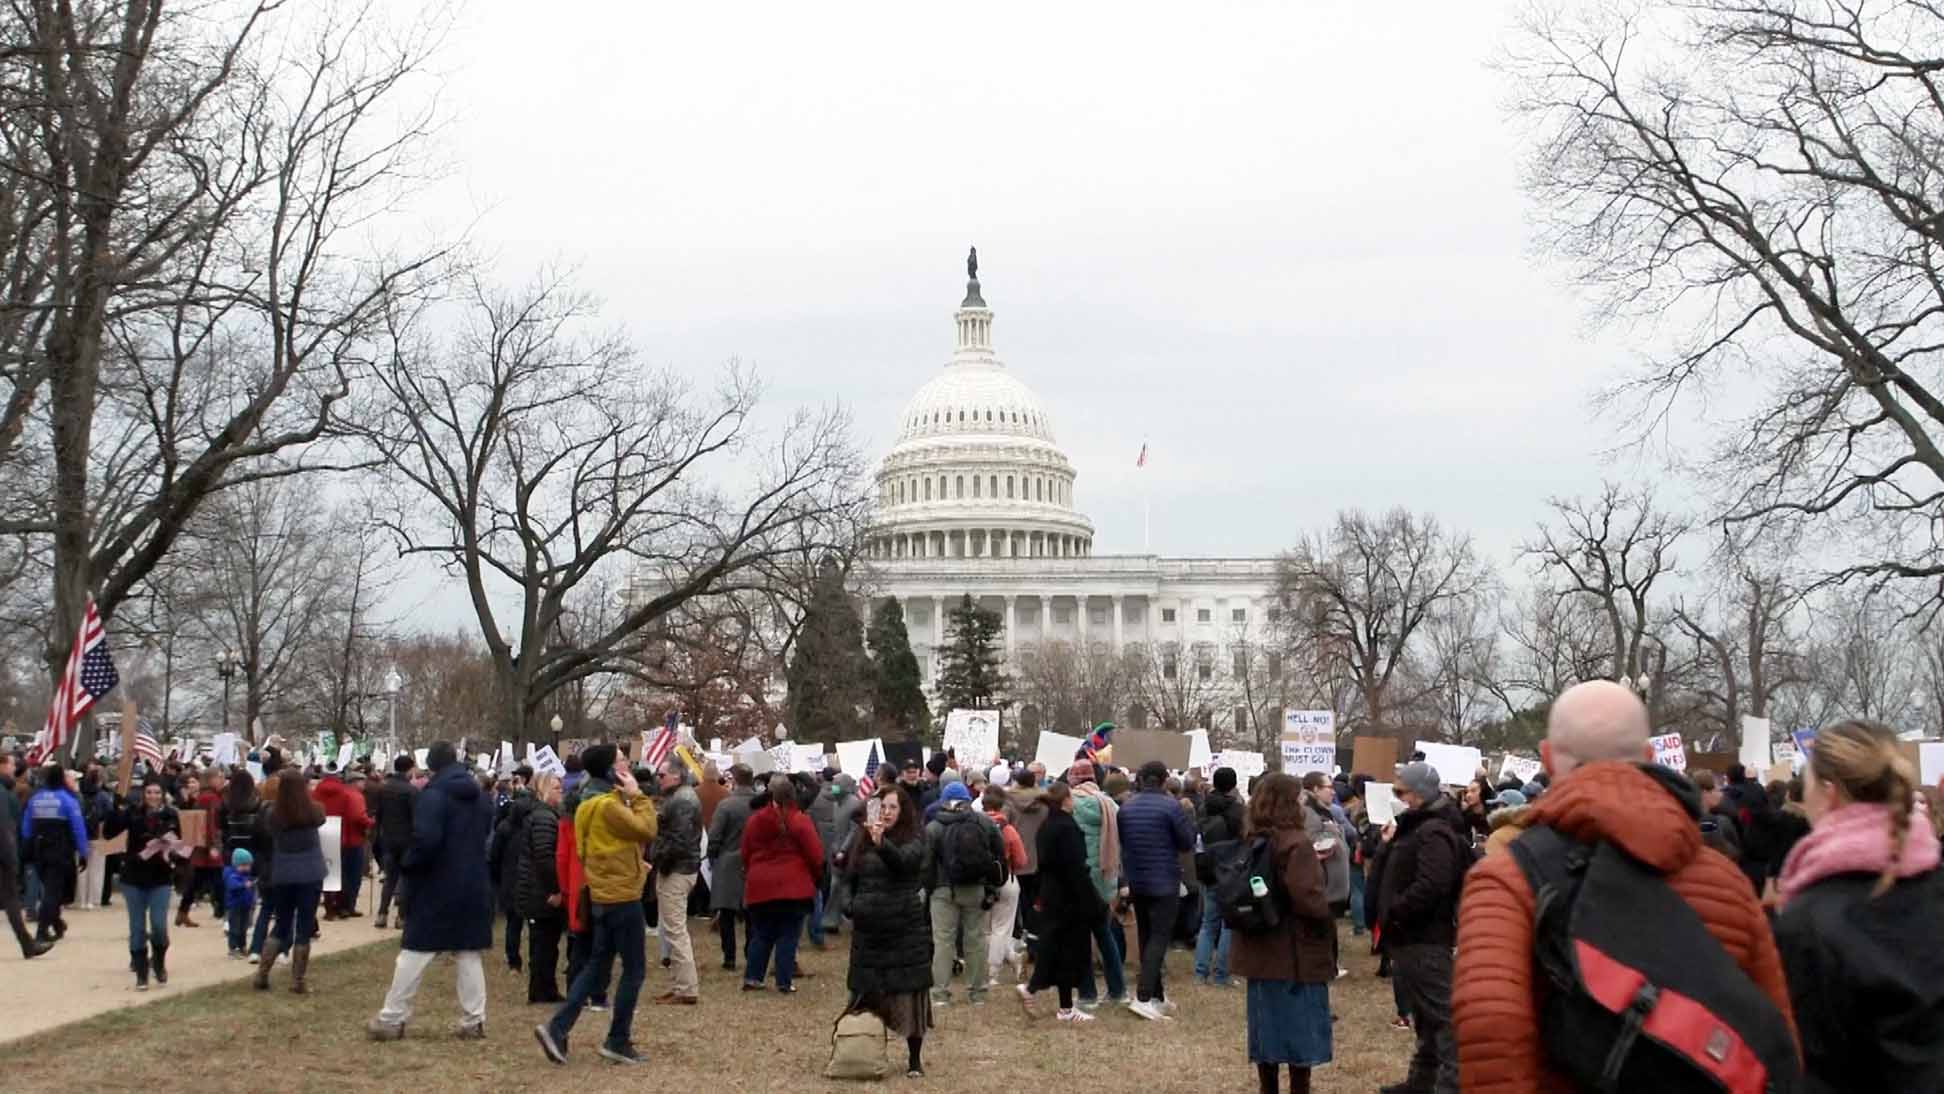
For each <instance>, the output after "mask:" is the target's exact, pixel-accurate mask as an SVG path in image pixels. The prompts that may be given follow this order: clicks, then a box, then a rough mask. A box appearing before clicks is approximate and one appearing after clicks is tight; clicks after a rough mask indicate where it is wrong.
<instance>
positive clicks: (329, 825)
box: [317, 817, 344, 893]
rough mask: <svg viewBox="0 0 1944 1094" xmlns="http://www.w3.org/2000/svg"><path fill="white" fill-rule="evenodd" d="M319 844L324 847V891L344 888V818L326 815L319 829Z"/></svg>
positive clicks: (338, 890) (333, 891)
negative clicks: (322, 825)
mask: <svg viewBox="0 0 1944 1094" xmlns="http://www.w3.org/2000/svg"><path fill="white" fill-rule="evenodd" d="M317 845H318V846H319V847H322V848H323V849H324V891H325V892H327V893H336V892H341V891H343V889H344V818H343V817H325V818H324V827H322V828H319V829H318V830H317Z"/></svg>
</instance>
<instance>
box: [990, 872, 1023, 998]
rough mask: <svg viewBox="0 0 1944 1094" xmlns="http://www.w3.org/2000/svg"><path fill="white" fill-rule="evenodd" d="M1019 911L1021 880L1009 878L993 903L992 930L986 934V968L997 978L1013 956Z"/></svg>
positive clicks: (1000, 888)
mask: <svg viewBox="0 0 1944 1094" xmlns="http://www.w3.org/2000/svg"><path fill="white" fill-rule="evenodd" d="M1018 911H1019V879H1018V878H1016V877H1009V878H1007V879H1006V883H1005V884H1004V885H1001V886H1000V887H999V895H998V896H997V897H996V898H994V900H993V902H992V913H991V930H989V931H987V932H986V938H987V944H986V967H987V968H989V969H991V970H992V975H994V976H995V977H996V976H997V975H998V974H999V969H1000V967H1001V966H1003V965H1004V964H1005V963H1006V959H1007V958H1009V957H1011V956H1012V951H1013V937H1012V928H1013V915H1014V914H1015V913H1016V912H1018Z"/></svg>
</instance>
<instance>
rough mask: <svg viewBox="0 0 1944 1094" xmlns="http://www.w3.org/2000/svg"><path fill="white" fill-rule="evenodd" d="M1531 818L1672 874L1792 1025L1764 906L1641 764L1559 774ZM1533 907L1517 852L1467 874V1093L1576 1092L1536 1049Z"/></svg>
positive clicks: (1460, 1018)
mask: <svg viewBox="0 0 1944 1094" xmlns="http://www.w3.org/2000/svg"><path fill="white" fill-rule="evenodd" d="M1524 823H1525V824H1526V825H1528V826H1538V825H1551V826H1553V827H1554V828H1557V829H1559V830H1560V831H1561V832H1563V833H1565V834H1567V835H1569V836H1572V837H1574V838H1576V839H1580V840H1585V841H1592V840H1596V839H1604V840H1606V841H1608V842H1610V843H1613V844H1614V845H1615V846H1617V847H1619V848H1620V849H1621V850H1623V851H1625V852H1626V853H1627V854H1629V855H1632V856H1633V857H1634V858H1636V859H1638V860H1640V861H1641V862H1643V863H1646V864H1647V865H1649V866H1652V867H1653V868H1655V869H1656V870H1659V871H1661V872H1662V873H1663V874H1665V875H1666V876H1667V879H1668V883H1669V884H1670V885H1671V886H1673V888H1674V891H1675V892H1677V893H1679V894H1680V895H1681V898H1682V899H1683V900H1686V901H1687V902H1688V904H1689V906H1691V907H1692V908H1693V909H1694V910H1695V912H1696V913H1698V914H1699V915H1700V917H1701V921H1702V922H1703V923H1704V924H1706V925H1707V928H1708V933H1710V934H1712V935H1714V937H1715V941H1717V942H1719V943H1721V946H1722V948H1723V949H1724V950H1726V951H1727V952H1728V956H1729V957H1731V958H1733V959H1734V961H1735V963H1736V964H1738V965H1740V966H1741V967H1742V969H1743V970H1745V971H1746V972H1747V973H1748V975H1749V977H1750V978H1751V979H1753V980H1754V982H1755V985H1756V987H1758V988H1760V989H1761V991H1762V994H1764V995H1766V996H1768V997H1769V999H1770V1001H1772V1002H1773V1003H1774V1004H1775V1005H1776V1007H1777V1008H1779V1009H1780V1010H1781V1011H1782V1014H1783V1017H1784V1018H1787V1019H1788V1020H1789V1023H1790V1027H1791V1029H1793V1028H1794V1024H1795V1023H1794V1018H1793V1016H1792V1014H1791V1012H1790V1009H1789V988H1788V983H1787V981H1786V980H1785V979H1784V978H1783V974H1782V962H1781V959H1780V958H1779V957H1777V956H1776V950H1775V936H1774V935H1773V934H1772V933H1771V932H1770V930H1769V925H1768V920H1767V919H1766V918H1765V917H1764V916H1763V914H1762V908H1761V905H1759V904H1758V903H1756V900H1755V895H1754V893H1752V892H1751V891H1750V890H1749V888H1748V882H1747V880H1746V879H1745V878H1744V877H1743V876H1742V873H1741V870H1740V869H1739V868H1737V867H1736V866H1735V864H1734V863H1733V862H1730V861H1729V860H1728V859H1727V858H1725V857H1723V856H1722V855H1721V854H1719V853H1717V852H1715V851H1712V850H1709V849H1708V848H1705V847H1703V846H1702V845H1701V829H1700V827H1699V825H1698V823H1697V822H1696V820H1695V818H1694V817H1693V816H1691V815H1690V814H1689V813H1688V811H1687V808H1686V807H1685V806H1684V805H1683V804H1682V802H1681V801H1680V799H1678V798H1676V797H1675V796H1674V794H1673V792H1672V791H1670V790H1669V789H1668V788H1667V787H1666V786H1664V785H1663V784H1661V783H1660V782H1658V781H1656V780H1655V779H1654V778H1653V777H1651V776H1649V775H1648V774H1646V773H1645V772H1643V771H1642V770H1640V769H1639V768H1638V767H1636V766H1634V765H1633V764H1629V763H1618V762H1615V763H1598V764H1589V765H1587V766H1586V767H1582V768H1578V769H1576V770H1575V771H1573V772H1572V773H1571V774H1570V775H1567V776H1566V777H1565V778H1563V779H1560V780H1559V782H1558V783H1557V784H1555V785H1554V786H1553V788H1552V789H1551V790H1550V791H1548V792H1547V793H1546V795H1545V796H1544V797H1542V798H1540V799H1539V801H1538V802H1537V803H1535V804H1534V805H1533V806H1532V809H1531V812H1530V813H1528V814H1527V816H1526V817H1525V818H1524ZM1533 911H1534V908H1533V895H1532V891H1531V889H1529V888H1528V887H1527V886H1526V880H1525V875H1524V874H1523V873H1522V872H1520V870H1519V863H1518V860H1516V859H1514V858H1513V857H1512V856H1511V855H1509V854H1503V855H1490V856H1487V857H1486V858H1485V859H1484V861H1482V862H1480V863H1479V864H1478V865H1477V866H1475V867H1473V868H1472V871H1471V874H1470V875H1469V876H1468V877H1467V878H1466V879H1465V892H1464V897H1463V899H1462V900H1461V901H1460V903H1459V906H1458V960H1457V967H1456V969H1455V970H1454V973H1453V976H1452V992H1451V1004H1452V1020H1453V1023H1454V1025H1455V1026H1456V1029H1457V1034H1458V1081H1459V1086H1460V1088H1461V1089H1463V1090H1464V1091H1465V1094H1552V1092H1556V1091H1559V1092H1563V1091H1569V1090H1571V1089H1572V1088H1571V1087H1570V1086H1568V1085H1567V1084H1566V1082H1565V1080H1564V1079H1562V1078H1561V1077H1560V1076H1559V1075H1558V1074H1556V1073H1555V1072H1553V1071H1552V1069H1550V1068H1549V1067H1547V1066H1546V1064H1545V1060H1544V1051H1543V1049H1542V1048H1541V1047H1540V1043H1539V1021H1538V1001H1537V990H1538V987H1539V985H1538V983H1537V982H1536V978H1535V976H1534V972H1535V970H1534V966H1533V960H1532V926H1533Z"/></svg>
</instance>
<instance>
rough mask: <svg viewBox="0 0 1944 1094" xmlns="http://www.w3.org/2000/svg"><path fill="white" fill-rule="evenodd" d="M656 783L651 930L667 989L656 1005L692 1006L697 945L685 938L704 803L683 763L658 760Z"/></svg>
mask: <svg viewBox="0 0 1944 1094" xmlns="http://www.w3.org/2000/svg"><path fill="white" fill-rule="evenodd" d="M656 779H657V781H658V782H660V784H661V792H662V796H661V801H660V806H659V808H658V809H657V810H656V814H657V820H656V831H655V842H654V844H653V845H652V846H651V847H650V848H649V851H648V861H649V863H650V864H651V865H653V866H654V868H655V909H656V911H655V931H656V933H657V934H659V935H661V941H662V945H664V946H666V947H667V948H668V971H669V975H670V976H671V977H672V978H673V982H672V983H671V984H670V985H669V989H668V990H667V991H665V992H663V993H662V994H660V995H657V996H655V1003H656V1004H657V1005H658V1006H671V1005H674V1006H693V1005H694V1004H695V1003H696V1001H697V1000H698V999H700V998H701V994H702V980H701V977H700V976H699V975H698V974H697V973H696V971H695V942H694V940H693V939H691V938H690V937H689V929H688V906H689V893H690V892H692V891H693V890H694V889H695V882H696V877H697V874H698V872H699V871H700V870H701V869H702V799H701V798H700V797H699V796H698V795H697V794H696V793H695V788H694V787H691V786H690V785H689V784H688V782H689V773H688V768H687V767H685V766H683V765H682V761H680V760H676V759H669V760H664V761H662V767H661V771H659V772H657V774H656Z"/></svg>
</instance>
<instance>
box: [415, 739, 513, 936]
mask: <svg viewBox="0 0 1944 1094" xmlns="http://www.w3.org/2000/svg"><path fill="white" fill-rule="evenodd" d="M492 834H493V802H492V799H490V798H488V797H486V795H485V794H483V793H481V792H480V789H479V780H477V779H475V778H473V776H472V772H471V771H468V770H467V769H466V765H465V764H462V763H457V762H454V763H449V764H447V765H445V766H444V767H442V768H440V769H439V770H437V771H435V772H433V774H432V781H430V782H428V783H426V784H425V789H423V790H421V791H419V793H418V797H417V799H415V800H414V802H413V807H412V836H411V839H410V840H409V841H408V844H407V846H406V848H405V852H404V856H403V858H402V860H401V866H402V868H403V869H404V871H405V872H406V873H407V874H409V875H411V879H412V885H411V890H410V892H411V906H410V907H409V908H407V909H406V911H407V913H408V914H407V915H406V917H405V937H404V939H403V940H402V941H401V944H402V945H403V947H404V948H405V949H408V950H415V951H418V952H421V953H452V952H464V951H466V950H483V949H486V948H487V947H489V946H491V945H492V944H493V884H492V879H491V878H490V877H489V876H488V875H487V872H486V842H487V840H489V839H491V838H492Z"/></svg>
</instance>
